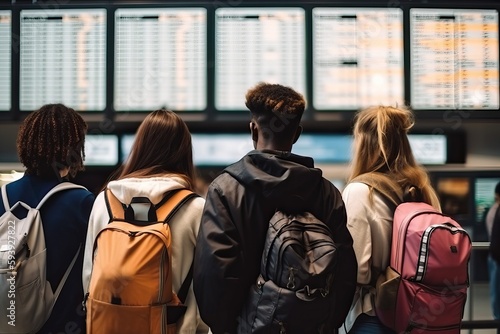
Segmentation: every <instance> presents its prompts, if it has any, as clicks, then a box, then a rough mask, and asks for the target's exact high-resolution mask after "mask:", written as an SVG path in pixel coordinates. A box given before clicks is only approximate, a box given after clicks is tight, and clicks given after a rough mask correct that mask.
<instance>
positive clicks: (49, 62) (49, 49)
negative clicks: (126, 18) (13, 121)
mask: <svg viewBox="0 0 500 334" xmlns="http://www.w3.org/2000/svg"><path fill="white" fill-rule="evenodd" d="M20 19H21V73H20V75H21V77H20V109H21V110H33V109H37V108H39V107H40V106H42V105H43V104H47V103H63V104H65V105H67V106H68V107H71V108H74V109H75V110H78V111H87V110H93V111H101V110H104V108H105V105H106V82H105V81H106V10H105V9H54V10H23V11H21V18H20Z"/></svg>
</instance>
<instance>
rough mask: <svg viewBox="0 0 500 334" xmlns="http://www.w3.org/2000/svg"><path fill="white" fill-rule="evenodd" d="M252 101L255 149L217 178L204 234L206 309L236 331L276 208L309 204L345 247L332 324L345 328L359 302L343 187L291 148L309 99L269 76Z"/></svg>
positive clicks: (206, 316)
mask: <svg viewBox="0 0 500 334" xmlns="http://www.w3.org/2000/svg"><path fill="white" fill-rule="evenodd" d="M246 106H247V107H248V108H249V109H250V111H251V114H252V119H251V122H250V131H251V136H252V140H253V142H254V147H255V150H253V151H251V152H249V153H248V154H247V155H245V156H244V157H243V158H242V159H241V160H240V161H238V162H236V163H234V164H233V165H231V166H229V167H227V168H226V169H225V170H224V171H223V172H222V174H221V175H219V176H218V177H217V178H216V179H215V180H214V181H213V182H212V183H211V185H210V186H209V189H208V193H207V198H206V204H205V208H204V212H203V217H202V222H201V226H200V232H199V234H198V241H197V247H196V255H195V266H194V268H195V269H194V278H193V279H194V292H195V295H196V299H197V302H198V307H199V310H200V313H201V317H202V319H203V320H204V321H205V322H206V323H207V324H208V325H209V326H210V328H211V331H212V332H213V333H214V334H222V333H224V334H226V333H231V334H232V333H236V331H237V324H238V317H239V315H240V312H241V309H242V306H243V304H244V303H245V299H246V298H247V296H248V293H249V291H250V287H251V286H252V284H255V281H256V279H257V277H258V275H259V272H260V263H261V255H262V251H263V247H264V242H265V238H266V231H267V228H268V224H269V220H270V218H271V217H272V216H273V214H274V212H275V211H276V210H282V211H285V212H302V211H308V212H311V213H312V214H313V215H314V216H316V217H317V218H318V219H320V220H321V221H323V222H324V223H325V224H327V226H328V227H329V228H330V230H331V231H332V233H333V237H334V242H335V243H336V245H337V246H338V247H339V249H338V253H339V257H338V259H339V263H338V268H339V270H338V273H336V274H335V275H336V277H335V281H334V287H333V289H334V294H335V310H334V311H333V312H332V316H331V319H330V323H329V324H326V327H329V328H338V327H339V326H340V325H341V324H342V323H343V321H344V318H345V316H346V315H347V313H348V311H349V307H350V305H351V303H352V298H353V295H354V290H355V285H356V275H357V265H356V258H355V255H354V251H353V248H352V238H351V235H350V234H349V232H348V230H347V227H346V221H347V220H346V212H345V208H344V202H343V201H342V198H341V194H340V192H339V191H338V189H337V188H335V187H334V186H333V185H332V184H331V183H330V182H329V181H328V180H326V179H325V178H323V176H322V172H321V170H320V169H317V168H314V161H313V159H312V158H309V157H303V156H298V155H295V154H292V153H291V149H292V145H293V144H294V143H295V142H296V141H297V139H298V138H299V135H300V133H301V131H302V127H301V126H300V120H301V117H302V114H303V112H304V109H305V100H304V98H303V96H302V95H300V94H299V93H297V92H295V91H294V90H293V89H291V88H288V87H284V86H281V85H277V84H266V83H261V84H259V85H257V86H256V87H254V88H253V89H251V90H249V91H248V93H247V95H246ZM304 321H307V319H304Z"/></svg>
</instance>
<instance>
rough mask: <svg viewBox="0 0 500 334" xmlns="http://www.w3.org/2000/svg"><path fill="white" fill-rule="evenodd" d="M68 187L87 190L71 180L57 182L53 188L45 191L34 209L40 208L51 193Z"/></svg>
mask: <svg viewBox="0 0 500 334" xmlns="http://www.w3.org/2000/svg"><path fill="white" fill-rule="evenodd" d="M68 189H85V190H87V188H85V187H84V186H80V185H78V184H74V183H71V182H62V183H59V184H57V185H56V186H55V187H54V188H52V189H51V190H50V191H49V192H48V193H46V194H45V196H43V198H42V199H41V200H40V202H39V203H38V205H37V206H36V209H37V210H40V208H41V207H42V205H43V204H44V203H45V202H46V201H47V200H48V199H49V197H50V196H52V195H53V194H55V193H57V192H59V191H63V190H68Z"/></svg>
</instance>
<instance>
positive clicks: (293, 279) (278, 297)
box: [238, 211, 338, 334]
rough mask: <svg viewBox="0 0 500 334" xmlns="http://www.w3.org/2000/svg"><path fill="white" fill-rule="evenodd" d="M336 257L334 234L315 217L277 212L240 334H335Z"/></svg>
mask: <svg viewBox="0 0 500 334" xmlns="http://www.w3.org/2000/svg"><path fill="white" fill-rule="evenodd" d="M337 254H338V253H337V247H336V245H335V243H334V241H333V238H332V233H331V231H330V229H329V228H328V227H327V226H326V225H325V224H324V223H323V222H321V221H320V220H318V219H317V218H316V217H314V216H313V215H312V214H311V213H308V212H306V213H301V214H295V215H287V214H285V213H283V212H281V211H277V212H276V213H275V214H274V216H273V217H272V218H271V220H270V222H269V228H268V231H267V236H266V242H265V245H264V251H263V253H262V260H261V272H260V275H259V277H258V278H257V281H256V283H255V284H254V285H252V287H251V289H250V293H249V297H248V298H247V301H246V304H245V305H244V306H243V310H242V313H241V317H240V319H239V322H238V333H298V334H299V333H300V334H307V333H322V332H327V331H328V332H331V329H329V328H328V324H329V318H330V317H332V316H333V306H334V293H333V292H332V286H333V282H334V273H335V269H336V263H337Z"/></svg>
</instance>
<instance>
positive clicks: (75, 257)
mask: <svg viewBox="0 0 500 334" xmlns="http://www.w3.org/2000/svg"><path fill="white" fill-rule="evenodd" d="M81 248H82V244H80V246H78V250H77V251H76V254H75V256H74V257H73V260H71V263H70V264H69V267H68V269H66V272H65V273H64V275H63V277H62V278H61V281H60V282H59V285H58V286H57V289H56V291H55V292H54V301H53V303H52V305H51V306H50V309H49V312H48V314H49V316H50V314H51V313H52V309H53V308H54V306H55V304H56V301H57V298H58V297H59V294H60V293H61V291H62V289H63V287H64V283H66V280H67V279H68V277H69V274H70V273H71V270H72V269H73V266H74V265H75V262H76V259H77V258H78V255H79V254H80V249H81Z"/></svg>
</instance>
